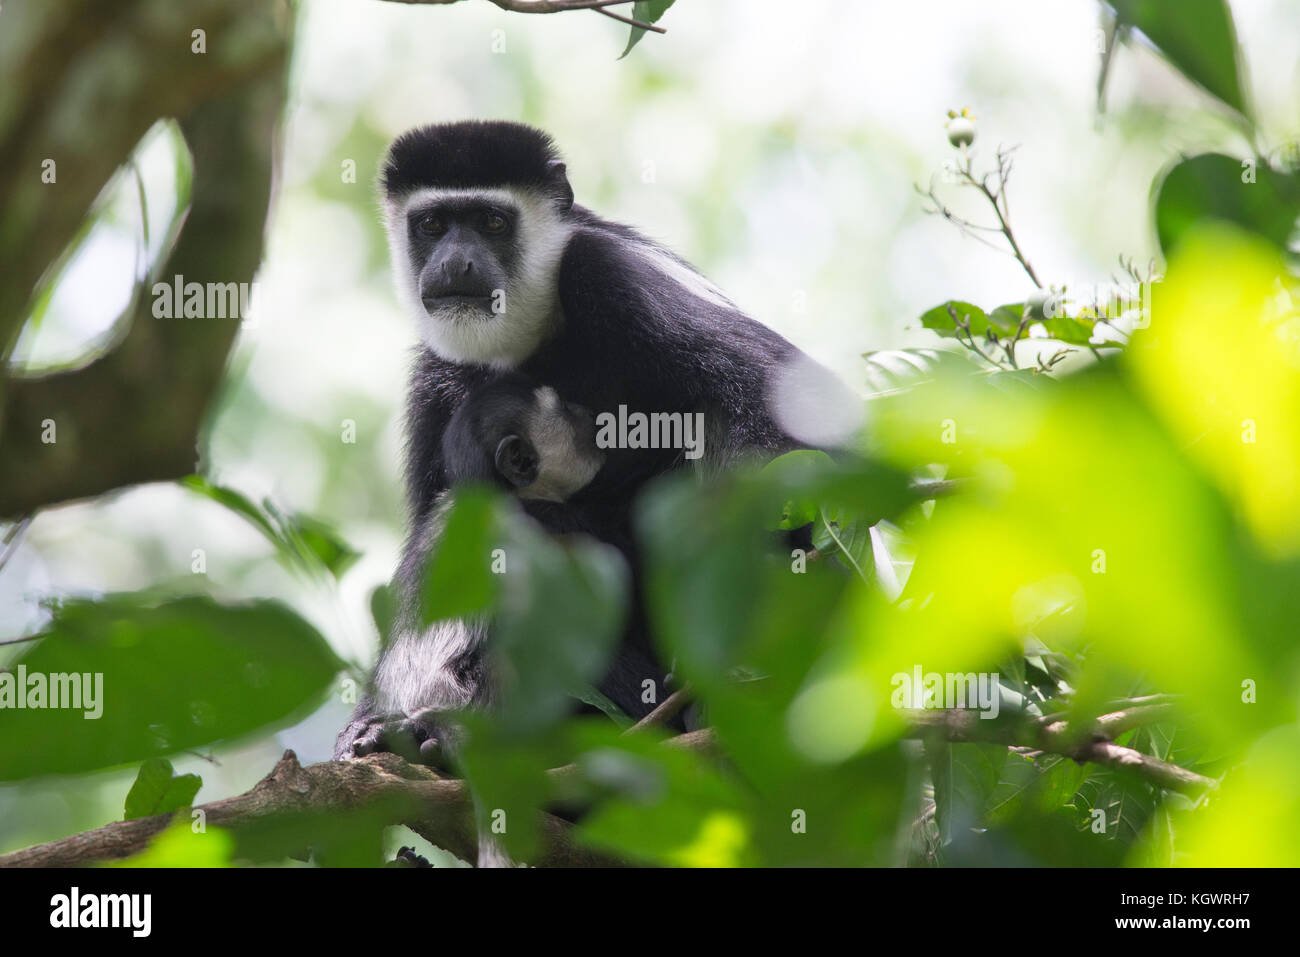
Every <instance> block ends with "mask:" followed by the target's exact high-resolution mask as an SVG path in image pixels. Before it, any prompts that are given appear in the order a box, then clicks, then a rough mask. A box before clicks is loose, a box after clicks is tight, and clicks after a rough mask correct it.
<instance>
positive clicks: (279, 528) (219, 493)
mask: <svg viewBox="0 0 1300 957" xmlns="http://www.w3.org/2000/svg"><path fill="white" fill-rule="evenodd" d="M180 484H181V485H182V486H184V487H185V488H188V489H190V490H191V491H193V492H197V493H198V494H199V495H202V496H204V497H205V498H209V499H211V500H212V501H214V502H216V503H218V504H219V505H223V506H225V507H226V508H228V509H229V510H230V511H232V512H234V513H235V514H236V515H238V516H240V517H241V518H243V519H245V520H246V521H248V522H249V523H250V524H251V525H252V526H253V527H254V528H256V529H257V530H258V531H259V532H261V533H262V534H263V535H264V536H265V537H266V540H267V541H269V542H270V543H271V544H272V545H274V546H275V549H276V553H277V554H278V555H279V556H280V558H281V559H283V560H285V561H287V562H288V563H289V564H291V565H294V566H296V567H301V568H306V569H307V570H309V571H316V570H318V569H323V570H324V571H327V572H328V573H329V574H330V575H332V576H334V577H335V578H337V577H339V576H340V575H342V574H343V573H344V572H345V571H347V569H348V568H349V567H350V566H351V565H352V564H353V563H354V562H355V561H356V560H357V559H358V558H359V557H360V553H359V552H357V551H356V550H355V549H353V548H352V547H351V546H350V545H348V544H347V543H346V542H345V541H343V539H342V538H340V537H339V535H338V533H337V532H336V531H335V530H334V529H333V528H331V527H330V526H329V525H327V524H325V523H324V522H321V521H319V520H317V519H314V518H311V517H310V516H307V515H296V514H291V513H286V512H283V511H281V510H280V509H279V508H277V507H276V506H275V504H274V503H273V502H271V501H270V500H269V499H268V500H267V501H265V502H264V503H263V504H262V505H261V506H258V505H257V504H255V503H254V502H253V501H252V499H250V498H249V497H248V496H246V495H244V494H243V493H242V492H238V491H236V490H235V489H232V488H227V487H225V486H221V485H216V484H214V483H212V482H210V481H208V480H207V479H206V478H204V477H203V476H201V475H187V476H186V477H185V478H183V479H181V480H180Z"/></svg>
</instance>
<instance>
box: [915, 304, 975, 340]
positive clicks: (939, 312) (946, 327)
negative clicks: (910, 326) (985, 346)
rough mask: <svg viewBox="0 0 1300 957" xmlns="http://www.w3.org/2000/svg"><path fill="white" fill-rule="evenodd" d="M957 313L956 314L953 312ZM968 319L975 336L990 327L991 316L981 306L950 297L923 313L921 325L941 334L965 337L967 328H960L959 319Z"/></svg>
mask: <svg viewBox="0 0 1300 957" xmlns="http://www.w3.org/2000/svg"><path fill="white" fill-rule="evenodd" d="M954 312H955V313H956V315H955V316H954V315H953V313H954ZM959 319H961V320H967V321H968V322H969V323H970V331H971V335H973V336H977V337H978V336H982V335H984V332H985V331H986V330H987V329H988V327H989V317H988V316H987V315H986V314H985V312H984V310H983V309H981V308H980V307H979V306H976V305H973V304H971V303H969V302H962V301H961V300H959V299H949V300H948V301H947V302H945V303H941V304H940V305H937V306H935V307H934V308H933V309H929V310H927V311H926V312H923V313H922V314H921V325H922V326H924V327H925V328H927V329H933V330H934V331H935V332H937V333H939V335H941V336H949V337H952V338H957V337H958V336H959V335H960V336H962V337H964V336H965V335H966V333H965V330H960V331H959V329H958V326H957V320H959Z"/></svg>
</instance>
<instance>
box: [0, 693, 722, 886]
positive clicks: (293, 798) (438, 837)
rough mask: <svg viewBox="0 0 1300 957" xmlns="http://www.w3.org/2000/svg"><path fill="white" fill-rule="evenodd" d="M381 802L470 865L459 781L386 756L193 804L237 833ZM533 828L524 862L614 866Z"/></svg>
mask: <svg viewBox="0 0 1300 957" xmlns="http://www.w3.org/2000/svg"><path fill="white" fill-rule="evenodd" d="M665 703H666V702H665ZM668 743H670V744H671V745H672V746H674V747H679V748H687V749H690V750H695V751H707V750H709V749H711V748H712V746H713V743H714V738H713V734H712V732H711V731H707V730H706V731H695V732H692V733H690V734H683V735H679V736H677V737H676V738H670V739H669V742H668ZM547 773H548V774H549V775H550V776H551V778H552V779H553V780H554V779H560V778H564V777H567V776H571V775H573V774H576V773H577V767H576V766H575V765H565V766H564V767H560V768H554V769H553V770H551V771H549V772H547ZM385 802H388V803H387V804H385ZM381 804H385V806H388V807H393V808H413V809H414V810H413V811H411V812H409V813H405V814H400V815H398V816H399V817H400V819H398V820H393V821H392V822H391V823H393V824H405V825H406V826H408V827H409V828H410V829H411V830H413V831H415V833H417V834H419V835H420V836H421V837H423V838H424V839H425V840H427V841H429V842H430V843H431V844H435V845H437V846H438V847H441V848H444V849H445V850H448V851H450V852H451V853H453V854H455V855H456V856H458V857H461V858H463V859H466V860H474V858H475V856H476V854H477V846H478V843H477V842H478V838H477V829H476V827H475V823H474V812H473V802H472V801H471V799H470V794H469V789H468V788H467V787H466V786H465V783H464V782H463V781H459V780H450V779H445V778H440V777H438V775H436V774H435V773H434V772H432V771H430V770H429V769H428V768H424V767H419V766H417V765H411V764H407V763H406V762H405V761H403V760H402V759H401V758H399V757H397V756H396V755H393V754H373V755H370V756H369V757H365V758H361V759H358V760H355V761H323V762H321V763H320V764H312V765H308V766H307V767H305V768H304V767H303V766H302V765H300V764H299V763H298V758H297V756H296V755H295V754H294V753H293V752H292V751H286V752H285V753H284V756H283V757H282V758H281V759H280V761H279V763H278V764H276V766H275V767H274V768H273V769H272V770H271V773H270V774H268V775H267V776H266V777H264V778H263V779H262V780H261V781H259V782H258V783H257V784H256V785H254V786H253V789H252V790H251V791H248V792H246V793H244V794H239V795H236V796H235V797H230V798H224V799H222V800H220V801H213V802H211V803H209V804H204V805H200V809H201V810H202V811H203V812H204V814H205V816H206V820H207V823H209V824H211V825H213V826H216V827H224V828H228V829H230V830H233V831H238V830H239V829H240V828H241V827H244V826H248V825H251V824H255V823H257V822H259V821H263V820H265V819H267V818H270V817H275V816H279V815H285V814H294V813H304V812H312V813H315V814H319V813H320V812H322V811H323V812H338V813H345V812H352V811H358V810H362V809H365V808H372V807H376V806H379V805H381ZM171 820H172V815H170V814H158V815H154V816H153V817H146V818H139V819H137V820H133V821H114V822H113V823H112V824H106V825H104V826H103V827H99V828H95V829H94V830H92V831H86V832H85V833H82V834H76V835H74V836H72V837H66V838H63V839H62V840H58V841H51V842H50V843H48V844H38V845H36V846H35V847H29V848H25V849H23V850H21V851H13V852H12V853H9V854H4V855H0V867H84V866H86V865H88V864H93V863H95V862H98V861H108V860H118V859H121V858H124V857H129V856H131V855H132V854H138V853H139V852H141V851H143V850H144V849H145V848H146V847H147V846H148V844H149V842H150V841H151V840H152V839H153V838H154V837H156V836H157V835H158V834H159V833H160V832H161V831H163V830H164V829H165V828H166V827H167V825H168V824H170V823H171ZM540 830H541V836H542V850H541V852H540V853H539V855H538V857H537V858H536V859H535V860H532V861H530V862H529V863H530V864H533V865H535V866H537V867H591V866H609V865H617V864H620V863H622V862H620V861H617V860H615V859H613V858H611V857H608V856H606V855H603V854H600V853H599V852H597V851H593V850H590V849H588V848H586V847H583V846H581V845H578V844H576V843H575V842H574V841H573V839H572V834H571V827H570V825H569V824H567V823H566V822H565V821H563V820H561V819H560V818H557V817H555V816H554V815H551V814H542V815H541V821H540Z"/></svg>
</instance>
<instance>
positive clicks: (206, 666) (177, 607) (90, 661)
mask: <svg viewBox="0 0 1300 957" xmlns="http://www.w3.org/2000/svg"><path fill="white" fill-rule="evenodd" d="M39 637H40V640H39V641H38V642H37V643H36V644H34V645H33V646H32V647H31V648H30V650H28V651H27V652H26V653H24V654H23V655H22V657H20V658H19V659H18V660H17V661H16V662H14V664H13V666H12V668H11V670H10V671H9V672H7V673H0V700H4V699H5V698H6V697H8V696H9V695H12V694H15V693H17V692H25V695H24V697H25V700H26V702H27V705H28V706H27V707H25V708H14V707H5V708H4V710H3V711H2V712H0V715H2V717H0V721H2V722H3V727H4V733H3V734H0V781H14V780H20V779H23V778H29V777H34V776H37V775H42V774H78V773H82V772H85V771H93V770H97V769H99V768H109V767H115V766H118V765H121V764H127V763H133V762H137V761H144V760H147V759H149V758H153V757H161V756H163V755H167V754H174V753H176V752H178V751H186V750H189V749H192V748H197V747H200V746H203V745H208V744H212V743H214V742H217V741H232V740H235V739H238V738H242V737H244V736H247V735H250V734H253V733H255V732H261V731H265V730H269V729H270V728H272V727H279V726H282V725H284V724H286V723H288V722H290V721H292V720H293V719H294V718H295V717H298V716H301V715H303V714H305V713H307V712H308V711H309V710H310V709H312V708H314V707H316V706H317V705H318V704H319V702H320V701H321V700H322V698H323V697H324V695H325V693H326V691H327V689H328V688H329V686H330V685H331V684H332V682H333V680H334V676H335V675H336V674H337V673H338V672H339V670H340V669H341V668H342V667H343V663H342V662H341V661H339V659H338V658H337V657H336V656H335V654H334V652H333V651H332V650H330V647H329V645H328V644H327V643H326V641H325V639H324V638H322V637H321V635H320V634H319V633H318V632H317V631H316V629H315V628H313V627H312V626H311V625H309V624H307V622H305V621H304V620H303V619H302V618H300V617H299V616H298V615H296V614H295V613H294V612H292V611H290V610H289V609H287V608H285V607H284V606H283V605H281V604H279V603H277V602H270V601H257V602H250V603H248V604H244V605H231V606H226V605H220V604H218V603H217V602H215V601H213V600H211V599H210V598H204V597H189V598H180V599H173V600H170V601H166V602H163V603H161V604H152V603H150V602H149V601H147V600H145V599H144V598H142V596H140V595H135V594H123V595H112V596H109V597H106V598H104V599H103V600H101V601H70V602H67V603H65V604H63V605H62V606H61V607H59V608H58V609H57V610H56V613H55V616H54V620H53V622H51V623H50V625H49V626H48V627H47V628H46V630H45V631H44V632H43V633H42V634H41V636H39ZM74 676H75V678H76V681H75V682H74V680H73V678H74ZM74 686H75V687H76V688H77V689H78V691H79V692H81V694H79V695H78V696H73V695H71V693H70V692H71V690H72V688H73V687H74ZM56 688H57V690H58V692H59V696H60V700H61V701H66V702H68V703H69V704H70V705H71V706H63V707H58V708H55V707H52V706H51V705H52V704H53V703H54V698H53V694H54V690H55V689H56ZM38 691H41V692H42V693H41V695H40V698H39V699H38V698H37V697H36V695H37V692H38ZM38 700H39V701H40V702H41V703H42V704H43V706H42V707H35V706H34V705H35V704H36V703H37V701H38Z"/></svg>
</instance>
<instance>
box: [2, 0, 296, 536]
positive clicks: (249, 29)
mask: <svg viewBox="0 0 1300 957" xmlns="http://www.w3.org/2000/svg"><path fill="white" fill-rule="evenodd" d="M32 6H33V5H32V4H26V5H22V4H20V5H18V9H17V10H10V9H9V8H8V5H7V6H6V9H5V13H4V16H5V17H6V18H10V17H12V16H21V15H23V14H25V15H26V16H28V17H29V18H31V17H33V16H34V15H33V14H32V13H31V8H32ZM50 6H54V7H58V6H59V5H57V4H55V5H50ZM81 7H84V8H85V9H84V10H83V9H81ZM76 12H77V13H78V15H77V16H75V17H72V18H71V19H69V20H68V21H67V22H66V23H65V22H63V21H62V20H59V21H56V22H54V23H53V25H48V32H43V33H42V34H41V38H40V40H39V41H38V43H37V44H36V46H35V49H34V52H33V53H32V54H31V55H30V56H29V57H28V59H27V60H25V61H23V62H21V63H18V64H14V65H13V66H14V67H15V69H16V70H17V72H18V73H19V74H20V75H21V76H24V77H26V78H27V79H28V80H29V81H30V82H28V83H25V84H23V85H22V88H23V89H31V90H42V91H45V95H42V96H37V97H32V98H31V104H34V105H35V106H29V107H28V108H27V109H26V111H25V112H21V111H20V115H19V116H18V117H17V119H16V120H15V121H14V122H13V123H12V124H10V125H8V126H6V127H4V128H3V129H0V167H3V168H5V169H11V168H12V169H13V170H14V174H15V175H14V176H11V177H5V178H4V179H3V180H2V181H0V208H3V209H4V210H5V215H4V217H3V225H2V226H0V260H2V261H3V262H4V263H5V269H4V270H3V271H0V354H4V353H5V350H6V347H7V346H8V345H10V344H11V342H12V338H13V337H14V336H15V335H16V333H17V330H18V328H19V327H20V326H21V325H22V323H23V321H24V319H25V317H26V315H27V311H28V310H27V301H28V298H29V296H30V295H31V293H32V289H33V286H34V285H35V283H36V281H37V278H38V277H39V276H40V275H41V273H42V272H43V271H44V270H45V269H46V268H47V267H48V265H49V264H50V262H51V261H52V260H53V259H54V258H55V257H56V256H57V255H58V253H59V252H60V250H62V249H63V248H64V246H65V245H66V244H67V243H68V241H69V240H70V239H71V237H72V236H73V235H74V234H75V232H76V230H77V229H78V228H79V227H80V224H81V223H82V221H83V219H84V217H85V215H86V210H87V208H88V207H89V206H90V204H91V201H92V200H93V199H94V197H95V194H96V192H97V191H98V190H99V189H100V187H101V186H102V184H103V183H104V182H105V180H106V179H107V178H108V177H109V175H110V174H111V173H112V172H113V170H114V169H115V168H116V167H117V166H118V165H119V164H120V163H122V162H123V161H124V160H125V159H126V157H127V155H128V153H129V151H130V150H131V148H132V147H133V146H134V145H135V144H136V142H137V141H138V140H139V139H140V137H141V136H142V135H143V133H144V132H145V131H146V130H147V129H148V128H149V127H150V125H152V124H153V122H154V121H155V120H157V119H158V118H160V117H165V116H176V117H179V119H180V125H181V129H182V131H183V133H184V135H185V139H186V142H187V144H188V145H189V148H190V150H191V152H192V153H193V156H194V179H193V189H192V195H191V203H190V210H189V214H188V217H187V218H186V220H185V228H184V229H183V231H182V232H181V234H180V238H179V240H178V241H177V243H176V245H175V247H174V248H173V250H172V252H171V255H170V256H169V257H168V258H167V261H166V264H165V266H164V267H163V268H161V269H159V270H158V273H160V274H161V277H162V278H165V279H166V280H168V281H170V280H171V279H172V277H174V276H175V275H177V274H179V275H183V276H184V279H185V282H187V283H189V282H199V283H208V282H212V283H220V284H222V286H223V287H224V286H225V285H226V284H228V283H247V282H250V281H251V280H252V277H253V274H254V272H255V271H256V269H257V266H258V264H259V262H260V261H261V255H262V234H263V230H264V226H265V222H266V212H267V207H268V203H269V199H270V192H271V182H272V166H273V159H274V156H275V135H276V130H277V128H278V125H279V120H280V114H281V110H282V108H283V103H284V89H285V71H286V66H287V63H288V49H289V27H288V25H287V20H286V19H285V18H283V17H282V16H281V13H282V12H283V11H282V10H281V9H280V8H279V6H278V5H275V4H270V5H268V4H264V3H262V2H260V0H257V2H254V0H240V2H237V3H234V2H223V3H217V2H215V0H204V2H203V3H202V4H200V5H198V6H196V8H195V10H194V11H192V12H191V15H188V16H186V17H181V18H180V19H179V20H178V19H177V18H176V16H175V12H174V10H172V9H171V4H169V3H166V2H164V0H131V2H124V3H121V4H98V3H91V4H80V5H79V6H78V9H77V11H76ZM195 23H202V24H203V25H204V27H205V29H206V30H207V44H208V47H209V52H208V53H194V52H191V44H192V43H193V40H192V38H191V35H190V31H191V28H192V27H193V25H194V24H195ZM41 26H47V25H45V24H41ZM14 28H16V27H14ZM70 47H71V49H72V50H75V51H81V52H80V55H79V56H74V55H71V54H70V52H69V49H70ZM123 62H132V63H135V64H137V65H138V66H139V69H138V70H136V71H135V72H134V73H131V74H130V76H131V77H132V78H134V79H133V82H132V83H131V84H130V85H129V86H128V87H126V88H124V87H123V85H122V83H121V82H118V81H117V79H116V78H120V75H121V69H120V64H121V63H123ZM5 65H6V64H0V66H5ZM101 74H102V75H101ZM105 77H113V78H115V79H114V82H107V81H106V79H104V78H105ZM37 107H39V109H38V108H37ZM67 115H75V116H76V117H77V118H78V119H77V122H75V123H70V122H68V121H67V119H66V117H67ZM45 158H48V159H53V160H55V161H56V162H57V181H56V182H54V183H49V184H42V183H41V182H40V175H41V169H42V166H41V163H42V160H43V159H45ZM128 319H129V324H128V329H127V331H126V334H125V337H124V338H123V339H122V341H121V342H120V343H118V344H117V345H116V346H115V347H114V348H112V349H111V350H110V351H109V352H108V353H107V354H106V355H104V356H103V357H101V358H100V359H98V360H96V361H95V362H92V363H91V364H90V365H88V366H86V367H84V368H81V369H75V370H71V371H63V372H58V373H55V374H51V375H46V376H41V377H39V378H27V377H10V378H9V379H8V380H7V381H5V382H4V383H3V385H2V386H0V517H15V516H20V515H25V514H28V513H30V512H31V511H33V510H35V509H37V508H39V507H41V506H44V505H49V504H54V503H57V502H63V501H67V500H71V499H78V498H85V497H88V496H92V495H98V494H101V493H103V492H106V491H110V490H112V489H115V488H118V487H121V486H123V485H130V484H135V483H138V482H147V481H158V480H164V479H174V478H179V477H181V476H183V475H187V474H190V473H191V472H194V471H195V468H196V464H197V458H198V453H197V452H196V450H195V443H196V441H197V439H198V433H199V427H200V424H201V422H202V419H203V415H204V413H205V411H206V409H207V406H208V400H209V398H210V397H211V395H212V394H213V393H214V392H215V390H216V387H217V385H218V383H219V382H220V379H221V377H222V375H223V374H224V371H225V364H226V355H227V353H228V352H229V350H230V346H231V343H233V342H234V339H235V335H236V333H237V332H238V329H239V320H238V319H237V318H229V319H220V318H205V319H185V318H177V319H158V318H155V317H154V316H153V314H152V298H151V297H150V296H149V295H148V294H147V290H146V291H145V294H144V295H142V296H140V297H139V300H138V302H137V303H136V305H135V307H134V312H133V314H132V315H130V316H129V317H128ZM47 421H48V422H53V424H54V433H53V439H54V441H52V442H51V441H50V437H51V436H50V434H49V432H48V430H47V428H46V423H47Z"/></svg>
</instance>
